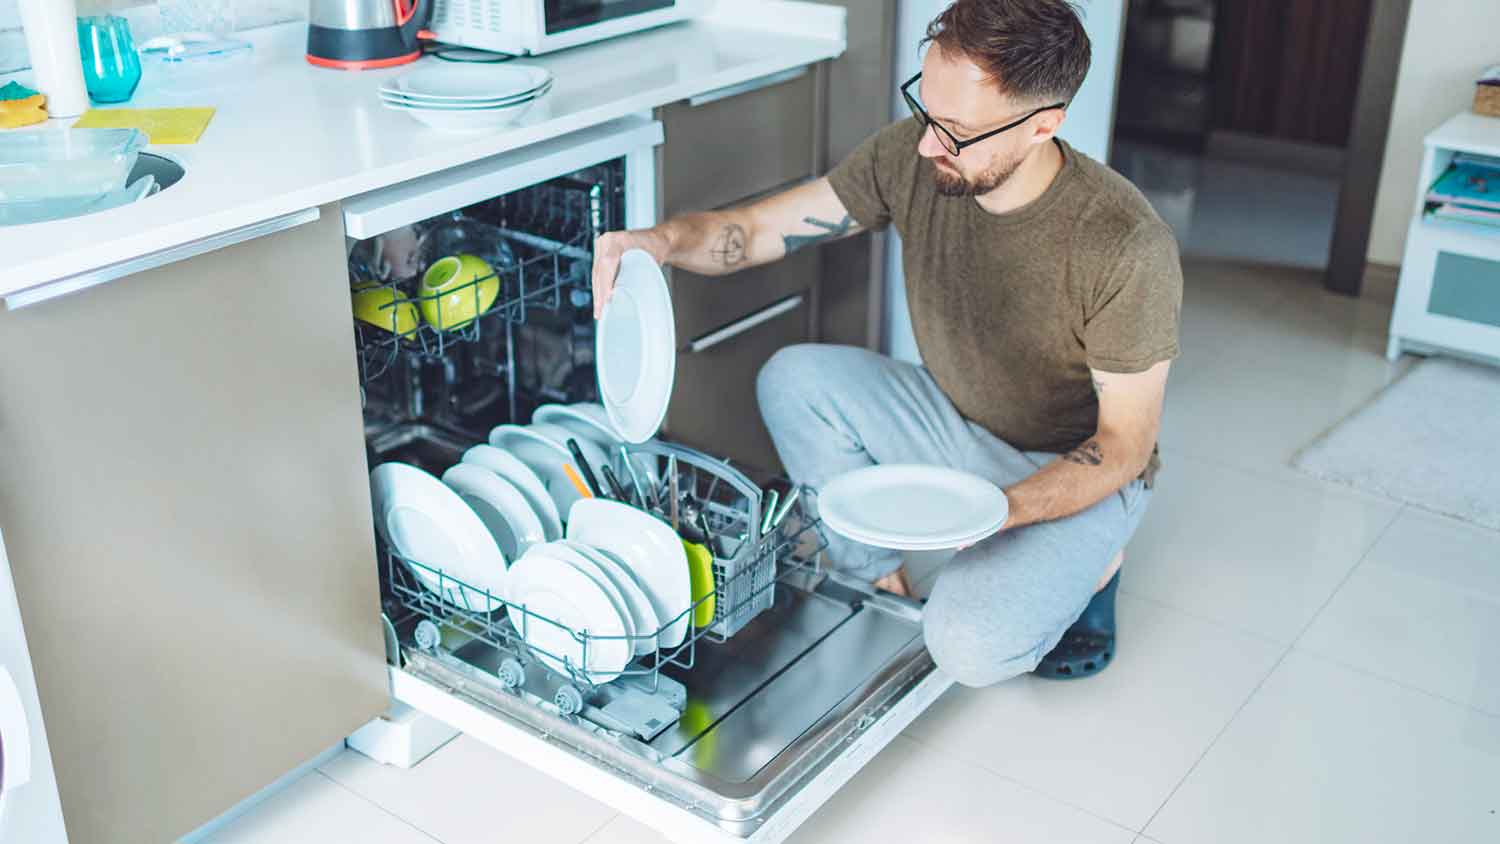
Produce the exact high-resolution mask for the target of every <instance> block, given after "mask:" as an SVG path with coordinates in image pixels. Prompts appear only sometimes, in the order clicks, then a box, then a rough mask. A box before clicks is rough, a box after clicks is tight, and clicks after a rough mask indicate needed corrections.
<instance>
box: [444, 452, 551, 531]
mask: <svg viewBox="0 0 1500 844" xmlns="http://www.w3.org/2000/svg"><path fill="white" fill-rule="evenodd" d="M463 462H465V463H472V464H474V465H475V466H482V467H484V468H486V469H489V470H490V471H491V472H494V473H495V474H496V475H499V476H500V477H501V478H503V479H505V480H507V481H510V483H511V485H512V486H514V487H515V488H516V489H518V490H520V492H521V494H522V495H523V496H525V497H526V503H527V504H530V505H531V511H532V512H533V513H535V514H536V517H537V518H538V519H540V520H541V522H542V533H543V538H544V539H545V540H547V541H548V542H550V541H552V540H554V539H561V538H562V516H561V515H559V514H558V512H557V502H556V501H553V500H552V496H551V495H549V494H548V493H547V485H546V484H544V483H542V479H541V478H540V477H538V476H537V473H536V472H535V471H533V470H532V468H531V467H530V466H527V465H526V464H525V463H522V462H521V460H520V458H518V457H516V456H515V455H514V454H511V453H510V452H508V451H506V450H505V449H501V448H495V447H494V446H492V445H476V446H474V447H473V448H471V449H469V450H468V451H466V452H464V458H463Z"/></svg>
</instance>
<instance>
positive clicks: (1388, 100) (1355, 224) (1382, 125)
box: [1323, 0, 1411, 296]
mask: <svg viewBox="0 0 1500 844" xmlns="http://www.w3.org/2000/svg"><path fill="white" fill-rule="evenodd" d="M1410 12H1411V0H1374V2H1373V4H1372V5H1371V9H1370V26H1369V31H1368V33H1367V34H1366V36H1365V49H1364V55H1363V57H1362V58H1361V65H1360V67H1361V72H1360V81H1359V90H1358V92H1357V93H1356V95H1355V97H1356V99H1355V103H1354V119H1353V123H1352V125H1351V126H1350V128H1349V143H1348V145H1347V146H1346V148H1345V154H1344V173H1343V179H1342V181H1341V183H1340V186H1339V201H1338V210H1337V211H1336V212H1335V215H1334V220H1333V240H1332V242H1331V243H1330V244H1329V249H1328V269H1327V270H1326V271H1324V274H1323V286H1324V288H1326V289H1328V290H1330V291H1332V292H1334V293H1342V294H1344V295H1346V296H1358V295H1359V294H1360V291H1361V290H1362V289H1363V288H1364V280H1365V269H1366V266H1367V264H1368V255H1369V249H1370V231H1371V223H1372V222H1373V221H1374V219H1375V198H1376V195H1377V194H1378V193H1379V191H1380V171H1381V168H1382V166H1383V165H1384V163H1385V145H1386V137H1387V135H1388V134H1389V132H1390V128H1391V110H1392V105H1393V104H1394V102H1395V99H1396V80H1397V77H1398V76H1399V74H1400V70H1401V63H1400V61H1399V60H1398V61H1394V62H1392V61H1381V60H1380V58H1381V57H1388V56H1397V57H1399V56H1400V55H1401V48H1402V46H1403V44H1404V43H1405V41H1406V21H1407V16H1408V15H1409V14H1410Z"/></svg>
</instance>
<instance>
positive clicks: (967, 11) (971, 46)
mask: <svg viewBox="0 0 1500 844" xmlns="http://www.w3.org/2000/svg"><path fill="white" fill-rule="evenodd" d="M929 42H930V43H932V44H936V45H937V46H939V47H942V48H943V50H945V51H950V52H951V51H956V52H958V53H960V54H962V55H964V56H967V57H968V58H969V60H970V61H972V62H974V64H976V65H978V66H979V68H980V69H981V70H983V71H984V72H985V73H987V74H989V76H990V78H991V79H992V80H993V81H994V82H995V84H996V85H998V86H999V88H1000V90H1001V91H1003V92H1005V93H1006V94H1009V95H1011V96H1013V97H1016V98H1018V99H1021V100H1023V101H1034V102H1043V101H1045V102H1049V103H1052V102H1064V103H1066V102H1070V101H1071V100H1072V99H1073V95H1074V94H1076V93H1078V86H1080V85H1082V84H1083V77H1084V76H1085V75H1086V74H1087V73H1088V72H1089V58H1090V54H1091V52H1092V50H1091V47H1090V45H1089V36H1088V33H1087V32H1085V31H1084V29H1083V21H1081V20H1079V12H1078V8H1077V7H1076V6H1074V5H1073V4H1072V3H1071V2H1068V0H956V2H954V4H953V5H951V6H949V7H948V8H947V9H945V10H944V11H943V13H942V14H940V15H938V16H937V17H936V18H934V19H933V21H932V23H930V24H928V25H927V37H926V38H924V39H922V43H924V44H926V43H929Z"/></svg>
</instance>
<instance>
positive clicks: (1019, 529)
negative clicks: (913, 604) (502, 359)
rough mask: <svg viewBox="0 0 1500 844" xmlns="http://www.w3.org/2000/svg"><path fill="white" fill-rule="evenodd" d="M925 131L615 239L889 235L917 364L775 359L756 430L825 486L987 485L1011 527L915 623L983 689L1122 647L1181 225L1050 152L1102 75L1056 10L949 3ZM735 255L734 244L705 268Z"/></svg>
mask: <svg viewBox="0 0 1500 844" xmlns="http://www.w3.org/2000/svg"><path fill="white" fill-rule="evenodd" d="M926 40H927V42H928V43H929V49H928V51H927V55H926V57H925V60H924V61H923V65H922V73H921V74H920V75H919V76H918V77H916V78H914V79H912V80H911V81H910V82H908V83H907V84H906V85H905V86H903V88H902V90H903V92H904V93H906V94H907V102H908V105H909V106H910V107H911V110H912V113H913V116H912V118H911V119H909V120H906V121H904V122H901V123H897V124H895V125H893V126H890V127H887V128H886V129H884V130H882V131H881V132H880V133H878V134H877V135H876V136H874V137H872V138H870V139H868V140H867V141H866V142H865V143H864V144H863V145H862V146H861V147H860V148H859V149H857V150H856V151H855V152H854V153H853V154H851V155H850V156H849V158H848V159H847V160H845V161H844V162H842V163H841V164H839V165H838V166H837V167H836V168H835V169H834V170H833V172H831V173H830V174H829V175H828V177H827V178H824V179H820V180H818V181H815V182H812V183H810V184H805V185H802V186H799V187H796V188H793V189H791V190H788V191H786V192H784V193H781V194H779V195H776V196H772V197H770V198H768V199H765V200H762V201H759V202H756V203H754V204H751V205H748V206H745V207H742V208H734V209H729V210H726V211H715V212H707V213H701V214H689V215H685V216H681V217H678V218H675V219H672V220H669V221H667V222H666V223H663V224H662V225H659V226H657V227H655V228H651V229H646V230H640V231H628V232H619V233H612V234H607V235H604V236H603V237H601V238H600V239H599V241H598V243H597V246H596V254H595V263H594V279H593V284H594V294H595V302H596V305H595V307H596V310H599V311H602V309H603V308H604V307H605V306H606V305H607V303H608V301H609V296H610V292H611V290H612V288H613V284H614V278H615V274H616V270H617V267H618V263H619V257H620V255H621V254H622V253H623V252H624V251H625V250H627V249H631V248H641V249H644V250H646V251H647V252H649V253H650V254H652V255H653V256H655V257H656V258H657V260H658V261H661V262H662V263H668V264H673V265H676V266H679V267H684V268H686V269H689V270H691V271H693V272H696V273H702V274H724V273H730V272H733V271H735V270H739V269H742V268H745V267H750V266H755V265H758V264H764V263H767V262H770V261H775V260H777V259H779V258H781V257H783V256H784V255H786V254H787V253H788V252H791V251H793V250H796V249H799V248H802V247H805V246H807V245H810V244H814V243H818V242H821V241H826V240H830V239H833V238H837V237H842V236H846V235H849V234H852V233H854V232H857V231H861V230H863V229H867V228H870V229H875V228H881V227H884V226H886V225H888V224H894V225H895V226H896V229H897V231H898V232H900V234H901V238H902V243H903V245H904V265H905V274H906V285H907V300H908V304H909V307H910V311H911V318H912V326H913V329H914V331H915V334H916V339H917V345H918V348H919V349H920V351H921V354H922V358H923V361H924V363H925V366H924V367H917V366H911V365H908V364H905V363H901V362H897V361H894V360H891V359H889V358H885V357H882V356H879V355H876V354H874V353H872V352H869V351H866V350H863V349H856V348H850V347H832V346H817V345H803V346H794V347H790V348H787V349H783V350H782V351H780V352H778V353H777V354H776V355H775V356H774V357H773V358H772V359H771V360H770V362H768V363H767V364H766V366H765V368H764V370H763V371H762V372H761V374H760V378H759V383H758V393H759V399H760V405H761V412H762V414H763V415H764V417H765V420H766V425H767V427H768V428H769V430H770V432H771V436H772V438H773V440H774V441H775V443H776V448H777V451H778V452H779V453H780V455H781V457H782V460H783V462H784V463H785V464H786V468H787V471H788V472H789V474H790V475H791V477H792V478H793V479H794V480H796V481H798V482H800V483H805V484H809V485H811V486H813V487H818V486H820V485H821V484H823V483H825V482H826V481H827V480H829V479H830V478H832V477H835V476H837V475H839V474H842V473H844V472H847V471H850V470H852V469H856V468H859V467H861V466H868V465H871V464H872V463H926V464H941V465H946V466H952V467H955V468H959V469H964V470H967V471H971V472H975V473H977V474H980V475H982V476H984V477H986V478H989V479H990V480H992V481H994V482H995V483H997V484H999V485H1000V486H1001V487H1002V488H1003V489H1004V490H1005V494H1006V497H1007V499H1008V501H1009V505H1010V509H1009V517H1008V519H1007V521H1006V523H1005V527H1004V529H1003V530H1002V531H1001V532H1000V533H998V534H996V535H995V536H993V537H990V538H989V539H986V540H984V541H982V542H979V543H978V544H976V545H974V546H973V547H970V548H967V549H964V550H962V551H960V552H959V553H958V554H957V555H956V556H955V557H954V558H953V560H952V561H951V562H949V563H948V564H947V565H946V566H945V567H944V568H943V569H942V571H941V572H940V574H939V576H938V578H937V580H936V582H935V584H934V585H933V588H932V594H931V596H930V598H929V600H928V602H927V604H926V607H925V609H924V613H923V628H924V635H925V638H926V642H927V646H928V649H929V650H930V651H931V653H932V655H933V657H934V658H935V659H936V661H937V663H938V665H939V666H940V667H941V668H943V669H944V670H945V671H947V672H948V673H949V674H951V675H952V676H953V677H954V678H955V679H957V680H958V681H959V682H961V683H964V684H966V685H971V686H982V685H988V684H991V683H996V682H999V681H1001V680H1004V679H1007V678H1009V677H1012V676H1015V675H1016V674H1020V673H1024V672H1028V671H1032V670H1034V669H1037V668H1038V666H1039V665H1040V666H1041V673H1044V674H1046V675H1047V676H1053V677H1070V676H1071V677H1077V676H1083V675H1086V674H1090V673H1094V672H1096V671H1098V670H1101V669H1102V668H1103V667H1104V666H1105V665H1106V664H1108V662H1109V659H1110V657H1111V656H1112V653H1113V640H1114V612H1113V608H1114V604H1113V600H1114V588H1115V584H1116V583H1117V582H1118V569H1119V566H1120V564H1121V560H1122V553H1123V549H1124V546H1125V543H1126V541H1127V540H1128V539H1129V538H1130V536H1131V534H1132V533H1133V532H1134V531H1135V529H1136V526H1137V525H1138V524H1139V523H1140V519H1141V516H1142V514H1143V513H1144V512H1145V509H1146V504H1147V502H1148V500H1149V499H1150V495H1151V492H1150V488H1151V485H1152V483H1153V480H1154V476H1155V474H1156V470H1157V468H1158V461H1157V457H1156V436H1157V430H1158V424H1159V420H1160V416H1161V407H1162V399H1163V395H1164V392H1165V388H1166V382H1167V370H1168V367H1169V366H1170V365H1171V364H1170V361H1171V360H1172V359H1173V358H1174V357H1176V355H1177V329H1178V318H1179V311H1180V304H1181V291H1182V279H1181V268H1180V266H1179V262H1178V257H1177V249H1176V243H1175V241H1174V239H1173V237H1172V234H1171V231H1170V229H1168V227H1167V226H1166V225H1165V224H1164V223H1163V222H1162V221H1161V219H1160V218H1159V217H1157V215H1156V214H1155V213H1154V212H1153V211H1152V210H1151V208H1150V206H1149V205H1148V204H1147V202H1146V200H1145V199H1144V197H1142V196H1141V194H1140V193H1139V192H1138V191H1136V190H1135V189H1134V188H1133V187H1132V186H1131V185H1130V184H1129V183H1128V182H1126V181H1125V180H1124V179H1123V178H1121V177H1120V176H1119V175H1118V174H1116V173H1115V172H1114V171H1112V170H1110V169H1108V168H1107V167H1105V166H1104V165H1102V164H1099V163H1097V162H1094V161H1092V160H1090V159H1088V158H1086V157H1085V156H1083V155H1081V154H1079V153H1078V152H1076V151H1074V150H1073V149H1072V148H1070V147H1069V146H1068V145H1067V144H1066V143H1064V142H1062V141H1061V140H1059V139H1057V138H1056V134H1057V131H1058V128H1059V127H1060V126H1061V125H1062V123H1063V118H1064V117H1065V115H1066V113H1067V103H1068V102H1069V100H1070V99H1071V98H1072V97H1073V95H1074V94H1075V93H1076V92H1077V90H1078V87H1079V85H1080V84H1081V83H1082V81H1083V78H1084V75H1085V74H1086V73H1087V71H1088V65H1089V41H1088V36H1087V35H1086V34H1085V33H1084V30H1083V27H1082V25H1081V23H1080V22H1079V19H1078V17H1077V13H1076V12H1075V10H1074V8H1073V7H1072V6H1071V5H1070V4H1068V3H1067V2H1065V0H957V2H955V3H954V4H953V5H952V6H951V7H949V8H948V9H947V10H946V11H945V12H943V13H942V14H941V15H940V16H939V17H938V18H937V19H936V20H934V21H933V22H932V24H931V26H930V27H929V29H928V35H927V39H926ZM723 242H736V243H743V244H744V248H743V249H742V250H735V251H730V250H724V249H721V248H716V244H720V243H723ZM829 559H830V560H831V562H832V564H833V565H834V566H835V567H837V568H839V569H840V570H841V571H843V572H845V573H847V574H851V575H854V576H857V577H862V578H865V579H868V580H870V581H872V582H873V583H874V584H875V585H876V586H878V587H881V588H884V589H887V590H889V591H891V592H894V593H897V594H903V595H909V594H910V593H911V591H912V587H911V584H910V582H909V581H908V579H907V576H906V573H905V570H904V568H903V567H902V560H901V557H900V555H899V554H898V553H897V552H894V551H889V550H883V549H876V548H869V547H866V546H861V545H857V544H854V543H852V542H849V541H847V540H842V539H839V538H837V537H831V543H830V546H829Z"/></svg>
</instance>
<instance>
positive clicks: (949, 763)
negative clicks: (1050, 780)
mask: <svg viewBox="0 0 1500 844" xmlns="http://www.w3.org/2000/svg"><path fill="white" fill-rule="evenodd" d="M1134 838H1135V833H1134V832H1132V831H1130V830H1127V829H1124V828H1123V827H1119V826H1116V825H1114V824H1111V823H1109V822H1107V821H1104V820H1100V819H1099V818H1096V817H1094V816H1092V815H1090V814H1088V813H1086V812H1083V811H1081V810H1079V809H1075V808H1073V807H1071V806H1068V805H1066V804H1064V803H1060V802H1057V801H1055V800H1052V799H1050V798H1048V797H1045V796H1043V795H1041V794H1039V793H1037V792H1035V791H1032V790H1030V789H1027V788H1024V787H1022V786H1020V785H1017V784H1016V783H1014V782H1011V781H1010V780H1006V779H1003V778H1001V777H998V776H996V775H994V774H992V773H990V772H989V771H986V770H984V769H983V768H980V767H979V766H977V765H972V764H969V763H966V762H963V761H960V760H958V759H955V758H953V757H952V756H951V755H949V754H944V753H941V752H938V751H934V750H930V749H927V748H924V747H921V746H919V745H917V744H916V743H914V742H912V741H910V740H908V739H905V738H900V737H898V738H897V739H896V741H894V742H893V743H892V744H891V745H890V746H889V747H887V748H886V749H885V750H883V751H882V752H881V753H880V755H879V756H877V757H875V760H874V761H873V762H871V763H870V764H869V765H868V766H866V768H865V769H864V770H863V771H861V772H860V773H859V775H858V776H856V777H855V778H854V780H853V781H851V782H850V783H849V785H848V786H847V787H846V788H845V789H844V790H843V791H841V792H840V793H839V794H838V795H836V796H835V797H834V798H833V800H831V801H829V803H828V804H827V805H825V806H824V807H823V809H822V810H821V811H819V812H818V813H817V814H816V815H814V816H813V818H812V819H811V820H809V821H808V822H807V823H806V824H805V825H803V827H802V828H801V829H799V830H798V831H797V833H796V834H795V835H793V836H792V837H791V839H789V841H788V844H909V842H913V841H920V842H923V844H973V842H979V841H1016V842H1023V841H1024V842H1046V844H1084V842H1088V844H1128V842H1131V841H1132V840H1133V839H1134Z"/></svg>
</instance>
